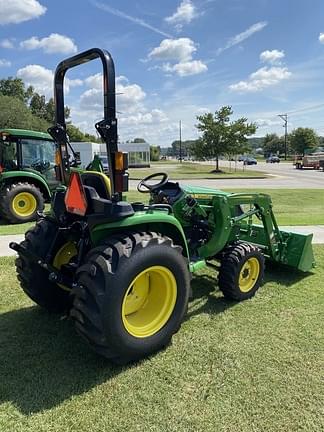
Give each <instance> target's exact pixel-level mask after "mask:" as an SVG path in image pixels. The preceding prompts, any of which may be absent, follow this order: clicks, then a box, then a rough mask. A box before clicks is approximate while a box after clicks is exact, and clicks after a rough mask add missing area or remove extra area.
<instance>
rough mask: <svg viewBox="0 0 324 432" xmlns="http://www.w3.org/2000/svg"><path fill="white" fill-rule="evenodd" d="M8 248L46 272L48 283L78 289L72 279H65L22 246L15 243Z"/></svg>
mask: <svg viewBox="0 0 324 432" xmlns="http://www.w3.org/2000/svg"><path fill="white" fill-rule="evenodd" d="M9 247H10V249H12V250H14V251H16V252H18V253H19V254H20V255H23V256H25V257H26V258H27V259H28V260H29V261H31V262H33V263H35V264H37V265H39V266H40V267H41V268H42V269H44V270H46V271H48V280H49V281H50V282H54V283H57V284H61V285H64V286H65V287H67V288H70V289H72V288H77V287H79V284H78V283H76V282H75V281H74V280H73V279H72V278H69V277H67V276H66V275H64V274H63V273H62V272H61V271H60V270H58V269H57V268H56V267H53V266H52V265H51V264H49V263H47V262H46V261H44V260H42V259H41V258H39V257H38V256H37V255H36V254H34V253H33V252H30V251H28V250H27V249H26V247H25V246H22V245H21V244H18V243H16V242H11V243H9Z"/></svg>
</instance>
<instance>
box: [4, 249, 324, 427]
mask: <svg viewBox="0 0 324 432" xmlns="http://www.w3.org/2000/svg"><path fill="white" fill-rule="evenodd" d="M315 253H316V260H317V263H318V266H317V268H316V269H315V270H314V272H312V273H310V274H307V275H303V274H300V273H298V272H295V271H287V270H286V271H284V269H282V268H281V269H279V268H277V269H274V268H273V269H268V271H267V273H266V281H265V285H264V286H263V287H262V288H261V289H260V290H259V292H258V293H257V295H256V296H255V297H254V298H253V299H251V300H248V301H246V302H243V303H234V302H230V301H226V300H224V298H223V297H222V296H221V294H220V293H219V292H218V290H217V287H216V282H215V275H214V274H213V273H212V272H211V271H209V270H207V271H202V272H201V273H200V275H199V276H197V277H195V278H194V279H193V281H192V286H193V293H194V297H193V299H192V300H191V302H190V305H189V311H188V315H187V317H186V319H185V321H184V323H183V326H182V328H181V330H180V331H179V333H177V334H176V335H175V337H174V338H173V344H172V345H171V346H169V347H167V348H166V349H165V350H164V351H162V352H160V353H158V354H156V355H154V356H152V357H151V358H148V359H146V360H143V361H142V362H140V363H138V364H135V365H133V366H130V367H123V368H122V367H116V366H112V365H111V364H109V362H108V361H106V360H105V359H103V358H100V357H98V356H97V355H95V354H94V353H92V352H91V351H89V349H88V348H87V347H86V346H85V345H84V344H83V342H82V341H81V340H80V339H79V337H78V336H77V335H76V334H75V332H74V329H73V326H72V323H71V321H70V320H69V319H67V318H65V317H61V316H55V315H48V314H47V313H46V312H45V311H43V310H41V309H40V308H39V307H37V306H35V305H33V303H32V302H31V301H29V299H28V298H27V297H26V296H25V295H24V294H23V292H22V291H21V289H20V288H19V286H18V283H17V281H16V277H15V274H14V267H13V258H1V259H0V268H1V272H0V275H1V276H0V278H1V284H0V285H1V303H0V311H1V314H0V359H1V360H0V376H1V379H0V430H1V431H3V432H48V431H50V432H52V431H53V432H67V431H79V432H82V431H86V432H88V431H91V432H97V431H98V432H103V431H109V432H110V431H113V432H119V431H120V432H124V431H138V432H142V431H158V432H159V431H163V432H164V431H170V432H174V431H184V432H188V431H189V432H190V431H192V432H197V431H202V432H209V431H210V432H218V431H220V432H253V431H255V432H259V431H262V432H278V431H280V432H294V431H305V432H319V431H321V430H324V372H323V371H324V348H323V347H324V328H323V321H324V320H323V318H324V290H323V278H324V246H317V247H315ZM215 288H216V290H215Z"/></svg>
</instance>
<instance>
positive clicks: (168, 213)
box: [11, 48, 314, 363]
mask: <svg viewBox="0 0 324 432" xmlns="http://www.w3.org/2000/svg"><path fill="white" fill-rule="evenodd" d="M97 58H99V59H100V60H101V62H102V66H103V108H104V110H103V111H104V118H103V120H101V121H99V122H98V123H97V124H96V125H95V126H96V129H97V131H98V133H99V134H100V135H101V137H102V139H103V141H104V142H105V143H106V146H107V155H108V162H109V171H108V175H106V174H104V173H102V172H93V171H87V172H86V171H83V172H82V171H80V170H77V169H73V168H72V169H71V167H70V164H69V152H68V147H69V142H68V136H67V133H66V124H65V118H64V94H63V84H64V76H65V74H66V72H67V70H68V69H70V68H73V67H75V66H78V65H81V64H83V63H86V62H89V61H92V60H94V59H97ZM54 80H55V82H54V90H55V106H56V124H55V125H54V126H53V127H52V128H50V130H49V133H50V134H51V135H52V137H53V138H54V139H55V141H56V142H57V144H58V147H59V153H60V155H59V158H58V159H59V160H58V162H59V163H58V166H57V167H56V171H57V174H58V176H60V178H61V180H62V181H63V182H64V183H66V184H68V187H67V188H66V189H62V190H58V191H56V192H55V194H54V196H53V199H52V204H51V212H50V214H48V215H42V216H40V218H39V220H38V222H37V224H36V226H35V227H34V228H32V229H31V230H29V231H28V232H27V233H26V237H25V240H24V241H23V242H22V243H20V244H17V243H11V248H12V249H14V250H15V251H17V253H18V258H17V260H16V269H17V273H18V279H19V281H20V284H21V287H22V289H23V290H24V291H25V293H26V294H27V295H28V296H29V297H30V298H31V299H32V300H34V301H35V302H36V303H37V304H38V305H40V306H42V307H44V308H45V309H47V310H49V311H51V312H58V313H67V314H68V315H69V316H70V317H71V318H72V319H73V321H74V323H75V328H76V330H77V332H78V333H79V334H80V335H81V336H82V337H83V338H84V339H85V340H86V341H87V343H88V344H89V346H90V347H92V348H93V349H94V350H95V351H96V352H97V353H99V354H101V355H103V356H105V357H106V358H108V359H110V360H111V361H113V362H115V363H127V362H130V361H134V360H137V359H140V358H142V357H145V356H147V355H149V354H151V353H154V352H156V351H158V350H159V349H161V348H162V347H165V346H166V345H167V344H168V343H169V342H170V340H171V338H172V335H173V334H174V333H175V332H177V331H178V330H179V328H180V326H181V323H182V321H183V319H184V316H185V314H186V310H187V306H188V300H189V295H190V280H191V274H192V273H194V272H196V271H197V270H199V269H201V268H203V267H204V266H206V265H213V267H215V263H218V266H217V265H216V267H217V273H218V278H217V277H216V274H217V273H216V272H215V289H216V287H218V288H219V289H220V290H221V291H222V292H223V294H224V296H225V297H227V298H229V299H232V300H237V301H239V300H245V299H249V298H251V297H252V296H253V295H254V294H255V293H256V291H257V290H258V289H259V287H260V286H261V285H262V281H263V275H264V265H265V261H267V260H268V261H272V262H273V263H276V264H277V265H280V266H282V268H283V269H286V270H287V271H302V272H308V271H309V270H310V269H311V268H312V266H313V265H314V257H313V252H312V245H311V240H312V235H306V236H305V235H301V234H295V233H289V232H285V231H282V230H280V229H279V228H278V225H277V223H276V220H275V216H274V214H273V211H272V203H271V198H270V197H269V196H268V195H266V194H255V193H243V194H242V193H226V192H223V191H220V190H217V189H208V188H194V187H190V186H187V187H181V186H180V185H179V184H178V183H176V182H172V181H170V180H169V177H168V175H167V174H166V173H159V174H154V175H151V176H148V177H146V178H145V179H143V180H141V181H140V182H139V184H138V190H139V192H143V193H149V194H150V200H149V204H148V205H146V204H144V203H142V202H135V203H129V202H127V201H124V200H123V192H125V191H127V189H128V175H127V155H126V154H123V153H121V152H119V151H118V145H117V142H118V139H117V138H118V137H117V119H116V110H115V106H116V105H115V99H116V93H115V71H114V63H113V60H112V58H111V56H110V54H109V53H108V52H107V51H105V50H101V49H97V48H94V49H90V50H88V51H86V52H83V53H80V54H78V55H76V56H74V57H71V58H68V59H66V60H64V61H63V62H61V63H60V64H59V65H58V67H57V69H56V72H55V78H54Z"/></svg>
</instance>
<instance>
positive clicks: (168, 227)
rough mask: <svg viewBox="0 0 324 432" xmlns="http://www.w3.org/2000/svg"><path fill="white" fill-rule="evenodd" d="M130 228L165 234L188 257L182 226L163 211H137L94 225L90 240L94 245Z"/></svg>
mask: <svg viewBox="0 0 324 432" xmlns="http://www.w3.org/2000/svg"><path fill="white" fill-rule="evenodd" d="M130 230H131V231H154V232H159V233H161V234H163V235H166V236H168V237H170V238H172V240H173V241H174V243H175V244H177V245H179V246H181V247H182V253H183V255H184V256H185V257H187V258H188V259H189V250H188V244H187V240H186V236H185V233H184V232H183V229H182V226H181V224H180V222H179V221H178V220H177V219H176V218H175V217H174V216H173V215H172V214H168V213H167V212H165V211H159V210H153V211H152V210H148V211H139V212H135V213H134V214H133V215H132V216H129V217H126V218H124V219H121V220H119V221H114V222H109V223H104V224H100V225H96V226H95V227H94V228H93V229H92V230H91V240H92V242H93V243H94V245H98V244H100V243H101V242H102V241H103V240H104V239H106V238H107V237H109V236H111V235H112V234H114V233H118V232H121V231H130Z"/></svg>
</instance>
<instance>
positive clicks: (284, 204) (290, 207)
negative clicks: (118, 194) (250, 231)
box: [0, 189, 324, 235]
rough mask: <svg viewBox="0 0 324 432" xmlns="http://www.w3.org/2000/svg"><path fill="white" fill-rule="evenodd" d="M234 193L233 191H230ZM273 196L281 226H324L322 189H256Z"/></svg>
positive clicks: (135, 195)
mask: <svg viewBox="0 0 324 432" xmlns="http://www.w3.org/2000/svg"><path fill="white" fill-rule="evenodd" d="M228 190H229V191H233V192H234V190H232V189H228ZM251 191H252V189H235V192H251ZM253 191H255V192H263V193H268V194H269V195H271V197H272V200H273V204H274V212H275V215H276V218H277V221H278V223H279V225H323V224H324V191H323V190H320V189H254V190H253ZM125 195H126V197H127V199H128V200H129V201H130V202H134V201H142V202H147V201H148V198H149V195H148V194H140V193H139V192H137V191H130V192H127V194H125ZM31 226H33V223H28V224H20V225H7V224H5V223H4V221H0V235H5V234H23V233H24V232H25V231H26V230H27V229H28V228H29V227H31Z"/></svg>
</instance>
